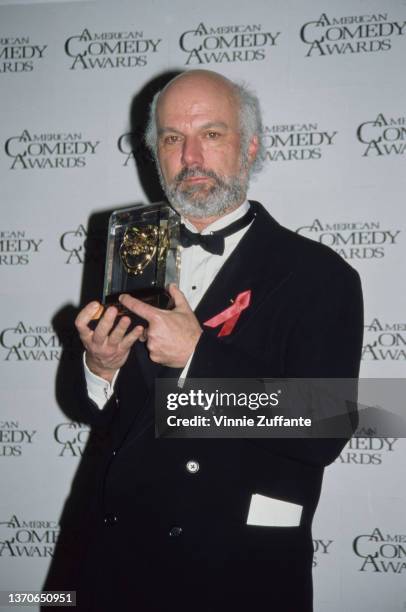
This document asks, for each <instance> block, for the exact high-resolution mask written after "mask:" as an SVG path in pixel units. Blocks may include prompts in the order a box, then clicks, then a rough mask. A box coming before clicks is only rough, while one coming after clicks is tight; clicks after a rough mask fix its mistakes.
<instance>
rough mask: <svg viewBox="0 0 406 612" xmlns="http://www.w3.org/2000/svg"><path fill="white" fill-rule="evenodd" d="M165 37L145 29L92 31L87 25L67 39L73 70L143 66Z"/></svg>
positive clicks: (66, 45) (66, 43)
mask: <svg viewBox="0 0 406 612" xmlns="http://www.w3.org/2000/svg"><path fill="white" fill-rule="evenodd" d="M161 42H162V39H161V38H155V37H150V36H149V35H148V34H146V33H144V31H143V30H137V31H128V32H127V31H126V32H91V31H90V30H89V29H88V28H85V29H84V30H82V32H80V33H79V34H74V35H73V36H70V37H69V38H68V39H67V40H66V41H65V53H66V55H67V56H68V57H69V58H70V64H69V68H70V70H94V69H96V68H101V69H106V68H142V67H144V66H146V65H147V64H148V62H149V60H150V59H151V57H152V56H153V54H154V53H157V52H158V50H160V49H158V48H159V47H160V45H161Z"/></svg>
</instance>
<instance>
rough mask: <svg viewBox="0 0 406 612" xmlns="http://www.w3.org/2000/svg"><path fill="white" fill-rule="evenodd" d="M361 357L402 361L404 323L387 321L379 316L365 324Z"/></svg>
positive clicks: (405, 352)
mask: <svg viewBox="0 0 406 612" xmlns="http://www.w3.org/2000/svg"><path fill="white" fill-rule="evenodd" d="M364 327H365V334H364V346H363V348H362V359H363V360H364V361H404V360H405V359H406V323H388V322H387V321H385V320H383V319H379V318H377V317H376V318H375V319H372V321H371V322H370V323H369V324H368V325H365V326H364Z"/></svg>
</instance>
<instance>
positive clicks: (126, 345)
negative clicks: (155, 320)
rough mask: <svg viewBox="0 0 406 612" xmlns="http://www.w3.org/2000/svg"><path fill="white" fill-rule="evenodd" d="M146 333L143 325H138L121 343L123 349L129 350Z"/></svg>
mask: <svg viewBox="0 0 406 612" xmlns="http://www.w3.org/2000/svg"><path fill="white" fill-rule="evenodd" d="M143 332H144V328H143V327H142V325H137V326H136V327H134V329H132V330H131V331H130V332H129V333H128V334H127V335H126V336H124V338H123V341H122V342H121V347H122V348H123V350H124V351H127V350H129V349H130V348H131V347H132V345H133V344H134V343H135V342H136V341H137V340H139V339H140V337H141V335H142V333H143Z"/></svg>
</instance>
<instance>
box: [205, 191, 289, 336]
mask: <svg viewBox="0 0 406 612" xmlns="http://www.w3.org/2000/svg"><path fill="white" fill-rule="evenodd" d="M251 206H252V207H253V209H254V212H255V213H256V216H255V219H254V221H253V222H252V224H251V225H250V227H249V229H248V230H247V232H246V233H245V234H244V236H243V237H242V239H241V241H240V243H239V244H238V246H237V247H236V248H235V250H234V251H233V252H232V254H231V255H230V257H229V258H228V259H227V261H226V262H225V263H224V265H223V266H222V267H221V269H220V271H219V272H218V274H217V275H216V277H215V279H214V280H213V282H212V283H211V285H210V286H209V288H208V289H207V291H206V293H205V294H204V295H203V297H202V299H201V300H200V302H199V304H198V306H197V307H196V310H195V314H196V316H197V318H198V319H199V322H200V323H201V325H203V326H204V322H205V321H207V320H208V319H210V318H212V317H213V316H215V315H217V314H219V313H220V312H223V310H225V309H226V308H228V307H229V306H231V304H232V303H233V301H235V299H236V297H237V296H238V295H239V294H240V293H242V292H243V291H247V290H251V303H250V305H249V306H248V308H247V309H245V310H243V311H242V313H241V315H240V318H239V320H238V323H237V327H236V329H241V327H242V326H243V325H245V323H246V322H247V321H248V320H249V319H250V318H251V317H252V316H253V315H254V314H255V312H256V310H257V309H258V307H259V306H260V305H261V303H262V301H263V300H264V298H265V297H268V296H269V294H270V293H272V292H273V291H276V290H277V289H278V288H279V287H280V286H281V285H282V284H283V283H284V281H285V280H287V279H288V278H289V276H290V274H291V268H290V266H289V263H288V258H287V257H286V251H284V250H283V249H282V248H281V244H280V242H281V238H280V232H281V229H282V228H281V227H280V225H279V224H278V223H277V222H276V221H275V220H274V219H273V218H272V217H271V216H270V215H269V213H268V212H267V211H266V210H265V209H264V207H263V206H262V205H261V204H259V203H258V202H251ZM220 328H221V327H220V326H219V327H216V328H214V329H210V328H208V327H205V328H204V329H206V330H208V331H209V332H210V331H211V332H212V333H213V334H215V335H216V336H217V334H218V332H219V331H220Z"/></svg>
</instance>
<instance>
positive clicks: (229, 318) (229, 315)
mask: <svg viewBox="0 0 406 612" xmlns="http://www.w3.org/2000/svg"><path fill="white" fill-rule="evenodd" d="M250 303H251V289H248V290H247V291H242V292H241V293H239V294H238V295H237V297H236V298H235V300H234V303H233V304H232V305H231V306H229V307H228V308H226V309H225V310H223V311H222V312H220V313H219V314H217V315H215V316H214V317H212V318H211V319H208V321H205V322H204V323H203V325H207V327H217V326H218V325H220V324H221V323H224V325H223V327H222V328H221V329H220V331H219V333H218V334H217V337H221V336H229V335H230V334H231V332H232V331H233V329H234V327H235V325H236V323H237V321H238V319H239V318H240V315H241V313H242V311H243V310H245V309H246V308H248V306H249V305H250Z"/></svg>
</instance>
